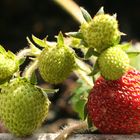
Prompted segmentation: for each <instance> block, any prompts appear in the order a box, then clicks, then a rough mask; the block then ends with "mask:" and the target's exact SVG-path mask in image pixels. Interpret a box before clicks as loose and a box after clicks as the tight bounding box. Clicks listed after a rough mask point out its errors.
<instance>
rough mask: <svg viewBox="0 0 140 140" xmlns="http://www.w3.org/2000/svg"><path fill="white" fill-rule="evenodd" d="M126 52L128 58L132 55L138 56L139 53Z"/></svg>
mask: <svg viewBox="0 0 140 140" xmlns="http://www.w3.org/2000/svg"><path fill="white" fill-rule="evenodd" d="M126 53H127V55H128V57H129V58H132V57H136V56H138V55H139V54H140V51H135V52H133V51H132V52H126Z"/></svg>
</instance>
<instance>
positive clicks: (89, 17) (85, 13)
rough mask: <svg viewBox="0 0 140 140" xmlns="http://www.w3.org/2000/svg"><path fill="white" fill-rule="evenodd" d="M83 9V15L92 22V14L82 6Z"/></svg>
mask: <svg viewBox="0 0 140 140" xmlns="http://www.w3.org/2000/svg"><path fill="white" fill-rule="evenodd" d="M80 9H81V12H82V15H83V17H84V19H85V20H86V21H87V22H90V21H91V20H92V18H91V16H90V14H89V13H88V12H87V11H86V10H85V9H84V8H82V7H80Z"/></svg>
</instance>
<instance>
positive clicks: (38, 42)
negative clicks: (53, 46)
mask: <svg viewBox="0 0 140 140" xmlns="http://www.w3.org/2000/svg"><path fill="white" fill-rule="evenodd" d="M32 39H33V41H34V42H35V43H36V44H37V45H39V46H40V47H43V48H44V47H47V46H48V45H47V41H46V40H47V37H46V38H45V39H43V40H41V39H39V38H37V37H35V36H34V35H32Z"/></svg>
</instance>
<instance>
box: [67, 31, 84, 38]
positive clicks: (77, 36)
mask: <svg viewBox="0 0 140 140" xmlns="http://www.w3.org/2000/svg"><path fill="white" fill-rule="evenodd" d="M65 34H66V35H68V36H71V37H74V38H78V39H83V35H82V33H81V32H68V33H65Z"/></svg>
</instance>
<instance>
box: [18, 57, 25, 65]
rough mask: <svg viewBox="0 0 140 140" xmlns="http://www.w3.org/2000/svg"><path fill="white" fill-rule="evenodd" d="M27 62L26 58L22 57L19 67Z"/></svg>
mask: <svg viewBox="0 0 140 140" xmlns="http://www.w3.org/2000/svg"><path fill="white" fill-rule="evenodd" d="M25 60H26V57H22V58H21V59H19V60H18V62H19V65H22V64H23V63H24V62H25Z"/></svg>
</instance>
